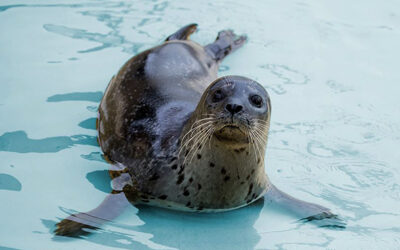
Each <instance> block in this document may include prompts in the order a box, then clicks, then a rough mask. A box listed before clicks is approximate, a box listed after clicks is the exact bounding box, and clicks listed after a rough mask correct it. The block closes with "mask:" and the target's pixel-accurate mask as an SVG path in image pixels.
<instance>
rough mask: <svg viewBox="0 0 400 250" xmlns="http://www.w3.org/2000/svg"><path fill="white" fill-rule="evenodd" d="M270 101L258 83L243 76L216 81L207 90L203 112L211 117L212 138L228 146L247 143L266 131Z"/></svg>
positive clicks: (261, 135) (260, 136) (261, 136)
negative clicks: (229, 144)
mask: <svg viewBox="0 0 400 250" xmlns="http://www.w3.org/2000/svg"><path fill="white" fill-rule="evenodd" d="M270 110H271V106H270V99H269V95H268V93H267V91H266V90H265V89H264V88H263V87H262V86H261V85H260V84H258V83H257V82H255V81H253V80H250V79H248V78H245V77H238V76H227V77H222V78H219V79H217V80H216V81H215V82H214V83H213V84H212V85H211V86H210V87H209V89H208V91H207V96H206V97H205V99H204V107H203V112H204V113H205V114H212V116H213V118H214V119H213V125H214V136H216V137H217V138H218V139H219V140H223V141H226V142H231V143H240V144H243V143H248V142H249V140H251V138H252V137H254V138H263V137H265V136H264V134H265V133H267V132H268V127H269V116H270Z"/></svg>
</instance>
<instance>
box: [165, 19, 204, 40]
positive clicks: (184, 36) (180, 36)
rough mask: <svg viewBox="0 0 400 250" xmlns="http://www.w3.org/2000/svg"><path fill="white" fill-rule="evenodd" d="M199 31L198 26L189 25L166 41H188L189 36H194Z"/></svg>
mask: <svg viewBox="0 0 400 250" xmlns="http://www.w3.org/2000/svg"><path fill="white" fill-rule="evenodd" d="M196 29H197V24H195V23H192V24H189V25H186V26H185V27H183V28H180V29H179V30H178V31H177V32H175V33H174V34H172V35H170V36H169V37H167V39H165V41H166V42H167V41H172V40H188V39H189V36H190V35H191V34H193V33H194V32H195V31H196Z"/></svg>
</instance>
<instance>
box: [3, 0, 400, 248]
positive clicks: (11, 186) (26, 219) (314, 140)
mask: <svg viewBox="0 0 400 250" xmlns="http://www.w3.org/2000/svg"><path fill="white" fill-rule="evenodd" d="M81 1H82V0H79V1H60V0H57V1H56V0H53V1H48V0H47V1H44V0H37V1H22V0H19V1H11V0H3V1H2V2H1V3H0V4H1V6H0V38H1V39H0V55H1V56H0V73H1V74H0V86H1V88H0V89H1V91H0V117H1V122H0V212H1V213H0V214H1V215H0V248H2V247H9V248H18V249H20V248H21V249H110V247H114V248H123V249H124V248H126V249H132V248H133V249H320V248H326V249H398V248H400V226H399V225H400V201H399V200H400V184H399V181H400V173H399V162H400V154H399V153H398V148H399V146H400V115H399V114H400V112H399V111H400V103H399V101H398V100H399V93H400V86H399V81H400V72H399V70H398V58H399V56H400V53H399V49H398V46H399V44H400V9H399V5H398V2H396V1H385V2H378V1H362V2H361V1H352V2H349V1H343V0H341V1H329V2H328V1H319V0H314V1H255V0H251V1H218V2H217V1H211V0H210V1H196V2H193V1H170V2H169V1H140V2H139V1H138V2H133V1H93V0H87V1H84V2H81ZM192 22H196V23H198V24H199V32H198V33H196V34H195V35H193V36H192V39H193V40H196V41H198V42H199V43H201V44H207V43H208V42H211V41H212V40H214V38H215V36H216V34H217V32H218V31H219V30H222V29H225V28H232V29H234V30H235V31H236V32H237V33H246V34H247V35H248V37H249V42H248V43H247V44H246V45H245V46H244V47H243V48H242V49H240V50H238V51H237V52H235V53H234V54H233V55H231V56H229V57H228V58H227V59H226V60H225V61H224V62H223V64H222V66H221V72H220V75H227V74H239V75H244V76H248V77H251V78H253V79H255V80H257V81H259V82H260V83H262V84H263V85H264V86H265V87H266V88H267V89H268V91H269V93H270V95H271V99H272V123H271V130H270V140H269V143H268V149H267V158H266V159H267V160H266V170H267V173H268V175H269V177H270V179H271V180H272V182H273V183H274V184H276V185H277V186H278V187H279V188H280V189H282V190H284V191H286V192H288V193H290V194H292V195H294V196H296V197H298V198H301V199H304V200H307V201H311V202H315V203H318V204H322V205H324V206H327V207H330V208H332V209H333V211H335V212H336V213H338V214H340V215H341V216H342V217H343V218H344V219H345V220H346V222H347V225H348V227H347V228H346V229H345V230H331V229H324V228H318V227H316V226H314V225H312V224H301V223H298V222H297V219H296V218H295V217H293V216H291V215H290V214H286V213H284V212H283V211H279V210H278V209H276V208H274V207H273V206H271V205H270V204H264V203H263V202H262V201H261V202H258V203H257V204H255V205H253V206H250V207H247V208H244V209H240V210H237V211H233V212H229V213H222V214H209V215H207V214H205V215H203V214H200V215H198V214H187V213H178V212H171V211H166V210H162V209H156V208H143V207H141V208H139V209H138V208H135V207H133V206H132V207H131V208H129V209H128V210H127V211H126V212H125V213H124V214H123V215H122V216H121V217H119V218H118V219H116V220H115V221H113V222H112V223H109V224H107V225H105V226H104V228H103V229H102V230H100V231H98V232H96V233H94V234H92V235H90V236H89V237H86V238H82V239H63V238H59V237H53V235H52V234H51V231H52V230H53V229H54V225H55V223H56V222H57V221H59V219H61V218H64V217H66V216H67V215H68V214H69V213H72V212H74V211H87V210H90V209H92V208H94V207H95V206H97V205H98V204H99V203H100V202H101V201H102V199H103V198H104V197H105V196H106V195H107V193H108V192H109V190H110V184H109V177H108V175H107V172H106V170H107V168H108V166H107V164H106V163H105V162H104V161H103V159H102V157H101V152H100V149H99V147H98V146H97V144H96V131H95V129H94V127H95V125H94V123H95V117H96V109H97V106H98V103H99V101H100V99H101V96H102V92H103V90H104V89H105V87H106V86H107V84H108V81H109V80H110V78H111V77H112V75H113V74H115V73H116V72H117V70H118V69H119V67H120V66H121V65H122V64H123V63H124V62H125V61H126V60H128V59H129V58H130V57H131V56H132V55H134V54H136V53H138V52H140V51H143V50H144V49H146V48H150V47H152V46H154V45H156V44H159V43H160V42H161V41H162V40H163V39H164V38H165V37H167V36H168V35H169V34H170V33H173V32H174V31H175V30H177V29H178V28H180V27H181V26H183V25H185V24H188V23H192Z"/></svg>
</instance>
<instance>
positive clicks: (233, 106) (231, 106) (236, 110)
mask: <svg viewBox="0 0 400 250" xmlns="http://www.w3.org/2000/svg"><path fill="white" fill-rule="evenodd" d="M225 108H226V110H228V111H229V112H230V113H231V114H232V115H234V114H236V113H239V112H240V111H242V109H243V106H242V105H238V104H231V103H229V104H227V105H226V107H225Z"/></svg>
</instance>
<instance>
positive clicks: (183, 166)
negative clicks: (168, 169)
mask: <svg viewBox="0 0 400 250" xmlns="http://www.w3.org/2000/svg"><path fill="white" fill-rule="evenodd" d="M183 170H185V165H183V164H182V165H181V167H180V169H179V172H178V174H182V172H183Z"/></svg>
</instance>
